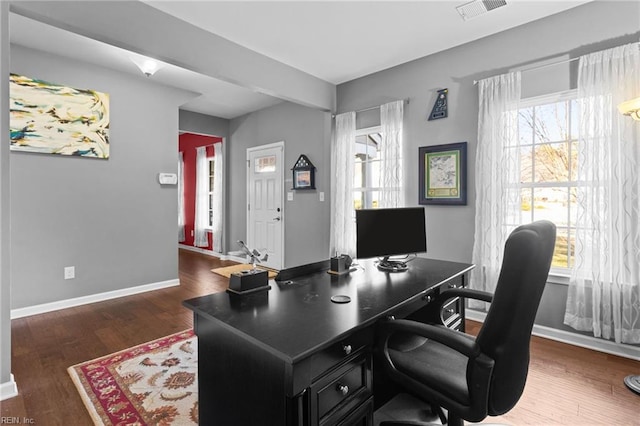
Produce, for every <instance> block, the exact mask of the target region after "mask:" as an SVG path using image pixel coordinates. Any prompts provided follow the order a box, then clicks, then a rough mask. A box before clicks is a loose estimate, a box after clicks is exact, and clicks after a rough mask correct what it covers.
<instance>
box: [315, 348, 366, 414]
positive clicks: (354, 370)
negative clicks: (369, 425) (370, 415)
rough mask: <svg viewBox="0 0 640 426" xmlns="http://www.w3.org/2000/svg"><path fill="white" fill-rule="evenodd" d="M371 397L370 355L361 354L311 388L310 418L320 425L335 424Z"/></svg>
mask: <svg viewBox="0 0 640 426" xmlns="http://www.w3.org/2000/svg"><path fill="white" fill-rule="evenodd" d="M372 394H373V385H372V375H371V355H370V354H368V353H366V352H360V353H358V354H357V355H355V356H352V357H351V358H350V359H349V360H347V362H345V363H344V364H343V365H342V366H341V367H340V368H338V369H336V370H334V371H333V372H331V373H329V374H327V375H326V376H324V377H322V378H320V380H318V381H317V382H316V383H314V384H313V385H311V398H312V403H311V410H312V417H314V418H317V419H318V423H319V424H321V425H322V424H336V422H337V421H338V420H339V419H341V418H343V417H344V416H345V415H346V414H347V413H349V412H351V411H353V410H354V409H355V408H357V407H359V406H360V405H362V404H363V403H365V401H367V399H369V397H371V395H372ZM314 424H315V423H314Z"/></svg>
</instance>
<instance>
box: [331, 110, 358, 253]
mask: <svg viewBox="0 0 640 426" xmlns="http://www.w3.org/2000/svg"><path fill="white" fill-rule="evenodd" d="M332 142H333V147H332V150H331V157H332V158H331V165H332V169H333V170H332V174H331V176H332V180H331V198H332V202H331V204H332V206H333V208H332V215H331V229H332V234H331V251H332V252H331V255H334V254H348V255H349V256H351V257H355V254H356V235H355V234H356V229H355V222H354V220H353V173H354V170H353V169H354V156H355V142H356V113H355V112H353V111H352V112H346V113H344V114H339V115H337V116H336V122H335V131H334V137H333V141H332Z"/></svg>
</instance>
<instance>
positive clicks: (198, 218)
mask: <svg viewBox="0 0 640 426" xmlns="http://www.w3.org/2000/svg"><path fill="white" fill-rule="evenodd" d="M208 226H209V160H208V159H207V147H206V146H200V147H198V148H196V214H195V224H194V233H195V241H194V242H193V245H195V246H196V247H207V246H208V245H209V240H208V238H207V227H208Z"/></svg>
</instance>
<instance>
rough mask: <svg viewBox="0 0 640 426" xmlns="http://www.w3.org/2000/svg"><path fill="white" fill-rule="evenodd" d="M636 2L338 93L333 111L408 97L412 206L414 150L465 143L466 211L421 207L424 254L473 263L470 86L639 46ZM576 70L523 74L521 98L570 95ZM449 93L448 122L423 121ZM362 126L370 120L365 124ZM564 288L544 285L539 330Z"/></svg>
mask: <svg viewBox="0 0 640 426" xmlns="http://www.w3.org/2000/svg"><path fill="white" fill-rule="evenodd" d="M639 38H640V3H638V2H606V3H604V2H594V3H589V4H586V5H583V6H580V7H577V8H575V9H571V10H569V11H566V12H563V13H561V14H558V15H554V16H552V17H549V18H547V19H544V20H540V21H536V22H533V23H530V24H527V25H524V26H521V27H518V28H515V29H512V30H510V31H506V32H504V33H501V34H497V35H493V36H490V37H486V38H484V39H480V40H477V41H475V42H472V43H469V44H466V45H463V46H459V47H456V48H453V49H450V50H448V51H445V52H441V53H438V54H435V55H432V56H428V57H425V58H422V59H419V60H416V61H413V62H410V63H407V64H403V65H400V66H397V67H395V68H392V69H388V70H385V71H381V72H379V73H376V74H372V75H370V76H367V77H363V78H360V79H357V80H354V81H351V82H347V83H344V84H342V85H339V86H338V92H337V102H338V111H339V112H345V111H352V110H357V109H360V108H364V107H369V106H371V105H377V104H381V103H384V102H388V101H390V100H394V99H404V98H410V104H409V105H407V106H406V109H405V135H406V136H405V137H406V141H407V147H406V150H405V158H406V159H407V161H406V163H405V167H406V175H405V176H406V191H407V192H406V196H407V200H408V202H409V203H410V204H415V205H417V201H418V198H417V197H418V161H416V158H417V156H416V154H417V152H418V147H420V146H426V145H437V144H446V143H453V142H460V141H467V142H468V143H469V146H468V148H469V150H468V155H469V165H468V200H469V203H468V205H467V206H464V207H441V206H427V207H426V213H427V238H428V250H429V253H428V255H429V256H430V257H434V258H441V259H450V260H458V261H465V262H469V261H471V252H472V248H473V235H474V216H475V154H476V143H477V129H478V118H477V117H478V94H477V88H476V86H474V84H473V81H474V80H477V79H482V78H486V77H489V76H492V75H495V74H500V73H504V72H507V71H509V70H511V69H515V68H518V67H522V66H526V65H528V64H535V63H539V62H544V61H549V60H553V59H554V58H559V59H563V58H574V57H578V56H580V55H583V54H586V53H589V52H593V51H597V50H602V49H606V48H609V47H613V46H617V45H620V44H624V43H631V42H637V41H638V39H639ZM572 69H575V66H569V65H564V66H560V67H558V68H556V69H552V68H546V69H545V70H540V71H536V72H525V73H524V74H523V92H525V94H526V95H529V96H530V95H539V94H542V93H545V92H546V93H549V92H550V91H556V90H562V89H568V88H570V87H571V86H572V85H574V82H575V77H574V76H573V75H572V74H571V73H570V71H571V70H572ZM442 88H448V89H449V117H448V118H445V119H441V120H436V121H427V117H428V115H429V113H430V112H431V108H432V107H433V104H434V101H435V94H436V91H437V90H438V89H442ZM360 121H361V122H363V124H362V126H364V125H365V124H370V121H371V120H367V119H366V117H363V119H362V120H360ZM566 288H567V287H566V286H564V285H554V284H549V285H547V289H546V291H545V295H544V298H543V304H542V306H541V308H540V315H539V316H538V323H539V324H541V325H546V326H550V327H555V328H560V329H568V328H567V327H565V326H564V325H562V319H563V315H564V304H565V301H566Z"/></svg>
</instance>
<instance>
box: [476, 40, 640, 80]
mask: <svg viewBox="0 0 640 426" xmlns="http://www.w3.org/2000/svg"><path fill="white" fill-rule="evenodd" d="M629 44H636V42H633V43H629ZM638 44H639V45H640V42H638ZM580 58H581V56H578V57H576V58H571V59H564V60H562V61H558V62H551V63H549V64H542V65H534V66H532V67H530V68H526V67H525V68H523V69H521V70H518V71H520V72H527V71H534V70H539V69H542V68H547V67H551V66H554V65H562V64H567V63H569V62H573V61H577V60H578V59H580ZM493 77H495V76H493ZM487 78H490V77H487ZM478 81H479V80H473V84H474V86H475V85H476V84H478Z"/></svg>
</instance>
